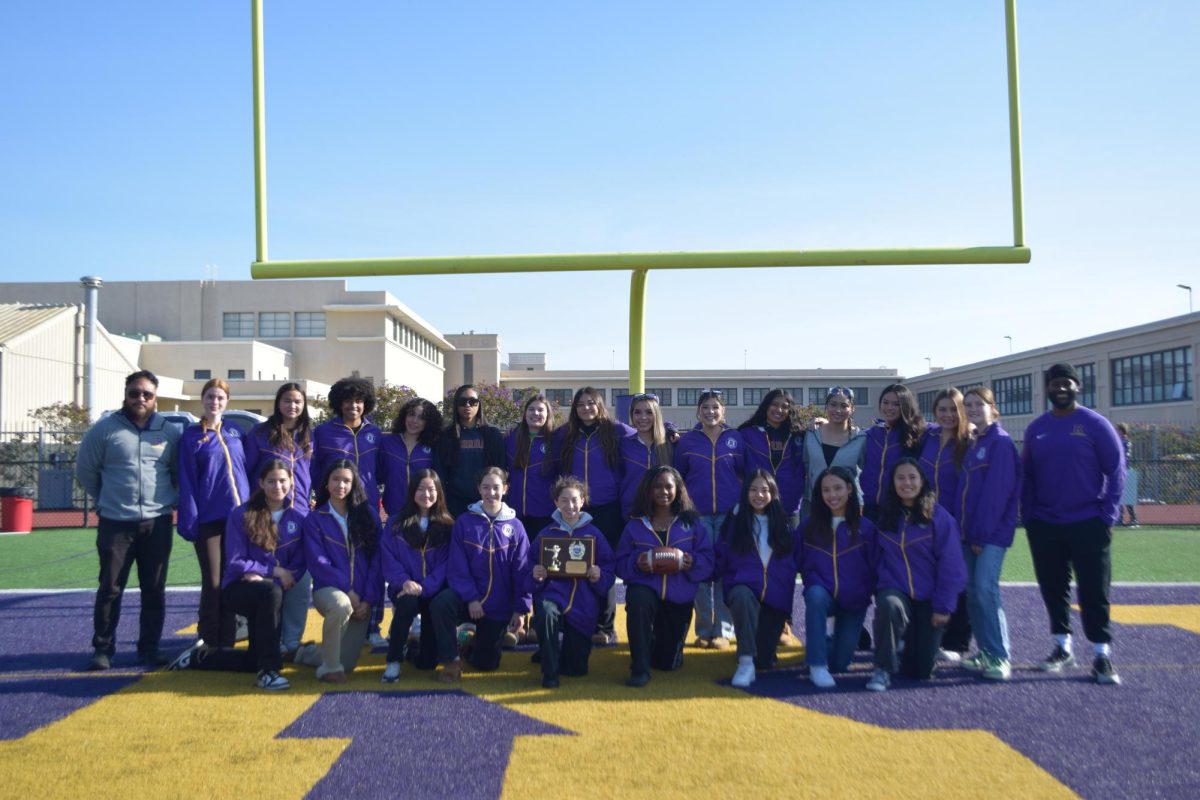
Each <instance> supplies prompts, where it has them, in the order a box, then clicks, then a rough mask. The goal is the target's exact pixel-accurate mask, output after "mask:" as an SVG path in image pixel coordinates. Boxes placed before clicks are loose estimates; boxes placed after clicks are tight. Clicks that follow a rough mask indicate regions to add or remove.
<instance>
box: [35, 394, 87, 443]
mask: <svg viewBox="0 0 1200 800" xmlns="http://www.w3.org/2000/svg"><path fill="white" fill-rule="evenodd" d="M29 416H30V417H31V418H32V419H33V421H34V422H36V423H37V425H38V427H39V428H44V429H45V430H46V432H47V433H53V434H56V435H57V438H58V441H59V442H60V443H61V444H67V445H77V444H79V442H80V441H82V439H83V432H84V431H86V430H87V429H88V426H89V425H91V422H90V421H89V420H88V413H87V410H86V409H84V408H80V407H79V406H78V405H76V404H75V403H64V402H62V401H59V402H57V403H51V404H50V405H48V406H42V407H41V408H38V409H34V410H33V411H31V412H29Z"/></svg>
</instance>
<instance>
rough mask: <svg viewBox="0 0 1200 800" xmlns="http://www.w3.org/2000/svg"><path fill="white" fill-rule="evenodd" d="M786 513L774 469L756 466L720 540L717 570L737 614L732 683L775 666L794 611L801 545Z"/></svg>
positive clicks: (742, 683)
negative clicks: (797, 567) (797, 546)
mask: <svg viewBox="0 0 1200 800" xmlns="http://www.w3.org/2000/svg"><path fill="white" fill-rule="evenodd" d="M797 502H798V501H797ZM787 518H788V515H787V512H786V511H785V510H784V508H783V504H782V503H781V502H780V497H779V486H778V485H777V484H776V483H775V479H774V478H773V477H771V473H769V472H767V471H766V470H765V469H755V470H751V472H750V474H749V475H747V476H746V481H745V484H744V485H743V486H742V496H741V499H740V501H739V502H738V504H737V505H736V506H734V509H733V511H732V512H731V513H730V515H729V518H728V519H727V520H726V521H725V526H724V528H723V530H722V531H721V538H720V539H719V540H717V546H716V560H717V569H716V576H717V577H718V578H720V580H721V582H722V585H723V586H724V587H725V603H726V604H727V605H728V606H729V610H730V613H731V614H732V615H733V627H734V630H735V633H736V635H737V671H736V672H734V674H733V685H734V686H737V687H740V688H744V687H747V686H749V685H750V684H752V683H754V679H755V667H757V668H758V669H770V668H772V667H774V666H775V652H776V650H777V649H778V647H779V636H780V634H781V633H782V632H783V626H784V624H785V623H786V622H787V619H788V616H790V615H791V613H792V603H793V601H794V599H795V596H796V545H795V540H794V534H793V533H792V529H791V527H789V526H788V521H787Z"/></svg>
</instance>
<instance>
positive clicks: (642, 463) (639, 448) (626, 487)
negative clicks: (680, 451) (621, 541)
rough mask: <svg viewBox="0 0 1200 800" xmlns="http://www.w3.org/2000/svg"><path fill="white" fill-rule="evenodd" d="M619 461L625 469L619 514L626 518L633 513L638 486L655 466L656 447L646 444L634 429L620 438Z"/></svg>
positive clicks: (622, 476)
mask: <svg viewBox="0 0 1200 800" xmlns="http://www.w3.org/2000/svg"><path fill="white" fill-rule="evenodd" d="M621 463H622V464H623V465H624V467H625V470H624V472H623V473H622V474H621V516H622V517H625V518H626V519H628V518H629V515H630V514H632V513H633V499H634V497H636V496H637V489H638V486H639V485H640V484H641V482H642V478H643V477H644V476H645V474H646V473H647V472H649V471H650V470H651V469H653V468H654V467H657V466H661V465H660V464H659V463H658V456H657V452H656V448H654V447H653V446H649V445H647V444H646V443H645V442H643V441H642V440H641V438H640V437H639V436H638V435H637V431H634V432H633V433H632V434H630V435H629V436H626V437H625V438H624V439H622V440H621Z"/></svg>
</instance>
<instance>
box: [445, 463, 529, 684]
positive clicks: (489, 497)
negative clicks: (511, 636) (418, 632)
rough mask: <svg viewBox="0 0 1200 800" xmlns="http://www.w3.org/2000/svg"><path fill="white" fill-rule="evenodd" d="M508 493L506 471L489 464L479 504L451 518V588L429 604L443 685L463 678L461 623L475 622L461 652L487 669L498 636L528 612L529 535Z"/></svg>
mask: <svg viewBox="0 0 1200 800" xmlns="http://www.w3.org/2000/svg"><path fill="white" fill-rule="evenodd" d="M506 491H508V473H506V472H505V471H504V470H503V469H502V468H500V467H488V468H487V469H485V470H484V471H483V474H482V476H480V478H479V502H477V503H472V504H471V505H469V506H468V507H467V512H466V513H465V514H463V515H462V516H460V517H459V518H458V519H457V520H455V521H454V530H453V532H452V533H451V536H450V556H449V562H448V564H447V567H446V579H447V582H448V583H449V585H450V591H447V592H442V593H440V594H438V596H437V597H435V598H434V599H433V603H432V604H431V607H430V612H431V614H432V617H433V624H434V625H435V626H436V627H437V629H438V630H437V634H436V636H437V647H438V661H439V662H441V663H442V665H443V669H442V674H441V676H440V677H439V679H440V680H441V681H443V682H445V683H450V682H453V681H456V680H458V679H459V677H461V676H462V660H461V658H460V657H459V654H458V648H457V640H456V633H455V630H456V628H457V627H458V624H459V623H461V622H467V621H470V622H473V623H474V624H475V640H474V642H473V645H472V646H471V647H469V648H468V649H467V651H465V652H464V655H466V657H467V660H468V661H470V662H471V666H473V667H475V669H478V670H481V671H484V672H490V671H492V670H494V669H496V668H497V667H499V666H500V637H501V636H502V635H503V634H504V632H505V631H506V630H513V631H515V630H518V629H519V628H520V627H521V625H522V623H523V621H524V616H525V614H528V613H529V609H530V606H531V599H530V597H529V594H528V593H526V591H525V588H526V587H525V584H526V581H527V580H528V577H529V539H528V538H527V537H526V536H525V527H524V526H523V525H522V524H521V521H520V520H518V519H517V514H516V512H515V511H513V510H512V509H511V508H509V507H508V506H507V505H505V504H504V501H503V500H502V499H501V498H503V497H504V493H505V492H506Z"/></svg>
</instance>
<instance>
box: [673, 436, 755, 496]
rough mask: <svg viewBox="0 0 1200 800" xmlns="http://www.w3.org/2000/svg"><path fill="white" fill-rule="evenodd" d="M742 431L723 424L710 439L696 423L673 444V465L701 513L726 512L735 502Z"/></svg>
mask: <svg viewBox="0 0 1200 800" xmlns="http://www.w3.org/2000/svg"><path fill="white" fill-rule="evenodd" d="M745 458H746V457H745V445H744V443H743V442H742V435H741V434H740V433H738V432H737V431H735V430H734V429H733V428H730V427H728V426H726V428H725V429H724V430H722V431H721V435H720V436H718V437H717V441H715V442H714V441H712V440H711V439H709V438H708V436H707V435H706V434H705V433H704V431H703V430H702V428H701V426H700V425H699V423H697V424H696V427H695V428H692V429H691V430H690V431H688V432H687V433H685V434H683V436H681V437H679V441H678V442H677V443H676V444H675V469H677V470H679V474H680V475H682V476H683V482H684V484H685V485H686V486H687V490H688V494H690V495H691V496H692V502H693V503H695V505H696V510H697V511H698V512H700V513H701V514H706V515H707V514H727V513H729V509H731V508H733V507H734V506H735V505H737V501H738V497H740V496H741V492H742V475H744V474H745V471H746V470H745Z"/></svg>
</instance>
